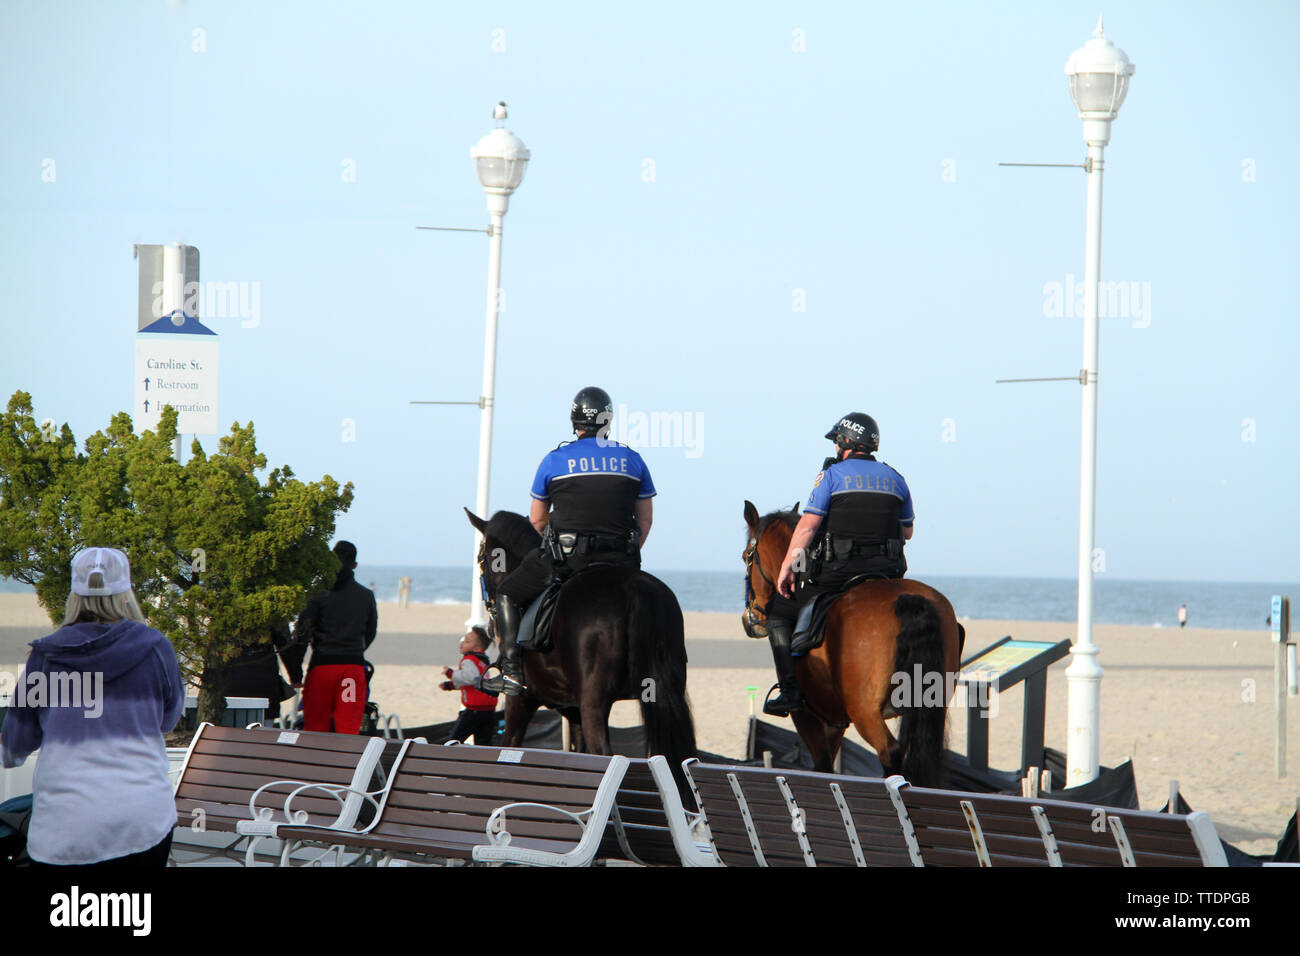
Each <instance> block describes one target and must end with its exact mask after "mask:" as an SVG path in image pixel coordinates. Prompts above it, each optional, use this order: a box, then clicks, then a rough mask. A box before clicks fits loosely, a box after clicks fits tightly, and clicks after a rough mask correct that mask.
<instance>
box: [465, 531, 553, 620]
mask: <svg viewBox="0 0 1300 956" xmlns="http://www.w3.org/2000/svg"><path fill="white" fill-rule="evenodd" d="M465 516H466V517H467V518H469V523H470V524H472V525H473V526H474V529H475V530H476V531H478V533H479V534H480V535H481V536H482V538H483V540H482V542H481V543H480V544H479V549H478V570H479V574H480V575H481V577H482V581H483V590H484V595H483V597H484V603H486V604H491V603H492V601H493V599H494V598H495V597H496V593H497V588H498V587H500V585H501V582H502V580H504V578H505V576H506V575H507V574H509V573H510V572H511V571H513V570H514V569H515V568H517V567H519V565H520V563H522V562H523V560H524V558H526V557H528V555H529V553H530V552H532V551H536V550H537V548H538V547H539V546H540V545H541V542H542V536H541V535H539V534H538V533H537V529H536V528H534V527H533V526H532V523H531V522H529V520H528V519H527V518H525V517H524V516H523V515H521V514H516V513H515V512H513V511H498V512H497V513H496V514H494V515H493V516H492V517H491V518H488V519H487V520H486V521H485V520H483V519H482V518H480V517H479V516H478V515H476V514H474V512H472V511H470V510H469V509H468V508H466V509H465Z"/></svg>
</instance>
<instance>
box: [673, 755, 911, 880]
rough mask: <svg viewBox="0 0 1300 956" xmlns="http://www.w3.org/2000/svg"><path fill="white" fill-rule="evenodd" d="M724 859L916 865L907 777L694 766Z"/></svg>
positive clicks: (690, 765) (690, 764) (694, 780)
mask: <svg viewBox="0 0 1300 956" xmlns="http://www.w3.org/2000/svg"><path fill="white" fill-rule="evenodd" d="M684 766H685V767H686V770H687V774H688V776H689V778H690V780H691V784H692V786H693V787H694V788H695V791H696V794H697V800H698V801H699V803H700V806H701V808H702V812H703V815H704V819H705V822H706V825H707V829H708V834H709V839H710V841H711V844H712V846H713V847H714V849H715V851H716V853H717V855H718V858H719V859H720V860H721V861H722V862H723V863H724V864H725V865H727V866H911V865H919V854H918V853H917V852H916V848H915V845H914V844H913V843H911V842H910V837H909V829H908V827H907V823H906V813H902V814H900V808H901V802H900V799H899V797H898V789H899V787H900V786H903V785H904V783H903V778H902V777H890V778H889V779H888V780H880V779H875V778H869V777H845V776H841V775H838V774H827V773H815V772H813V771H805V770H771V769H765V768H759V767H738V766H726V765H722V764H703V763H700V762H698V761H687V762H686V764H685V765H684Z"/></svg>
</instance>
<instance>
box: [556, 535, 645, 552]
mask: <svg viewBox="0 0 1300 956" xmlns="http://www.w3.org/2000/svg"><path fill="white" fill-rule="evenodd" d="M638 537H639V535H638V534H637V533H636V532H635V531H629V532H628V533H627V534H625V535H621V534H585V533H577V532H569V531H565V532H561V533H559V534H557V535H556V536H555V539H556V541H558V542H559V545H560V550H561V551H562V552H563V553H564V555H565V557H568V556H569V555H571V554H573V553H575V552H576V553H578V554H611V553H619V554H633V553H634V552H635V551H636V541H637V538H638Z"/></svg>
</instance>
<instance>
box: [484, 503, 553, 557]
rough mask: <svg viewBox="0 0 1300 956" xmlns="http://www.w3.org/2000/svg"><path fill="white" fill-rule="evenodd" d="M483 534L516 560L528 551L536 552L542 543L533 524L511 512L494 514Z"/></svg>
mask: <svg viewBox="0 0 1300 956" xmlns="http://www.w3.org/2000/svg"><path fill="white" fill-rule="evenodd" d="M483 534H484V536H486V537H489V538H495V539H496V540H497V541H499V542H501V544H502V546H504V547H505V549H506V550H507V551H509V552H510V553H511V554H512V555H514V556H515V557H517V558H521V557H523V556H524V555H526V554H527V553H528V552H529V551H536V550H537V549H538V548H539V547H540V546H541V543H542V536H541V535H540V534H538V533H537V529H536V528H534V527H533V523H532V522H531V521H529V520H528V519H527V518H525V517H524V516H523V515H521V514H516V513H515V512H513V511H498V512H497V513H496V514H494V515H493V516H492V517H491V518H489V519H488V521H487V525H486V527H485V528H484V529H483Z"/></svg>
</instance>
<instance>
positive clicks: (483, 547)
mask: <svg viewBox="0 0 1300 956" xmlns="http://www.w3.org/2000/svg"><path fill="white" fill-rule="evenodd" d="M475 560H476V561H477V562H478V586H479V589H480V590H482V592H483V607H484V609H485V610H486V611H487V616H488V620H489V621H495V620H496V619H497V602H496V598H494V597H492V596H491V595H490V594H488V586H487V568H485V567H484V565H485V564H486V563H487V535H483V542H482V543H481V544H480V545H479V546H478V557H477V558H476V559H475Z"/></svg>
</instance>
